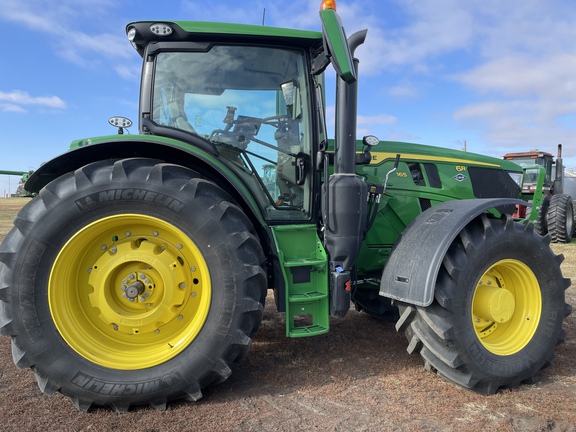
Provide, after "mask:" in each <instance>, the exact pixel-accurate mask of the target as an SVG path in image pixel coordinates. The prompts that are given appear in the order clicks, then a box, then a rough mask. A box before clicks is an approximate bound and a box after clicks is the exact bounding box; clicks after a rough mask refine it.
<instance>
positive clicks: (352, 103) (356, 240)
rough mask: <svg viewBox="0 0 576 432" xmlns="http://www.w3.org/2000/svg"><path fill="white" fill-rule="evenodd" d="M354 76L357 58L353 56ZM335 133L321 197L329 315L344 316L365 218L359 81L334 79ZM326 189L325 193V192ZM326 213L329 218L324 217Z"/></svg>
mask: <svg viewBox="0 0 576 432" xmlns="http://www.w3.org/2000/svg"><path fill="white" fill-rule="evenodd" d="M366 33H367V32H366V30H363V31H360V32H357V33H354V34H353V35H352V36H351V37H350V38H349V39H348V46H349V48H350V53H351V54H352V56H353V55H354V51H355V50H356V48H357V47H358V46H360V45H361V44H362V43H363V42H364V40H365V38H366ZM354 69H355V72H356V75H357V72H358V60H357V59H356V58H354ZM336 95H337V97H336V136H335V155H334V174H333V175H331V176H330V178H329V179H327V184H325V187H327V188H328V190H327V191H325V194H324V196H325V197H326V196H328V197H329V198H328V200H327V201H328V202H327V203H326V205H325V207H324V208H325V211H326V212H327V213H328V214H327V215H326V214H325V215H324V221H328V222H329V223H327V224H326V227H325V235H324V239H325V247H326V250H327V251H328V254H329V256H330V269H331V275H330V315H332V316H334V317H343V316H344V315H346V313H347V312H348V310H349V309H350V299H351V291H352V286H351V270H352V268H353V266H354V262H355V260H356V256H357V255H358V251H359V250H360V246H361V244H362V241H363V239H364V234H365V231H366V219H367V213H368V209H367V200H366V199H367V196H368V186H367V184H366V183H365V182H364V181H363V179H362V178H360V177H359V176H357V175H356V169H355V159H356V116H357V108H358V82H357V81H356V80H354V81H352V82H346V81H345V80H344V79H343V78H342V77H340V76H339V77H338V78H337V84H336ZM326 192H327V193H326ZM328 215H329V218H328V217H327V216H328Z"/></svg>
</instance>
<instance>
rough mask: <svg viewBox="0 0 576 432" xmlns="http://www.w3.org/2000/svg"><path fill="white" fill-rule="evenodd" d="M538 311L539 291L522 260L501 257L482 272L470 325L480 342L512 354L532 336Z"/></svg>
mask: <svg viewBox="0 0 576 432" xmlns="http://www.w3.org/2000/svg"><path fill="white" fill-rule="evenodd" d="M541 311H542V294H541V292H540V285H539V283H538V280H537V279H536V276H535V275H534V272H533V271H532V270H531V269H530V267H528V266H527V265H526V264H525V263H523V262H522V261H519V260H515V259H504V260H501V261H498V262H496V263H494V264H493V265H492V266H491V267H489V268H488V270H486V271H485V272H484V274H482V276H481V278H480V279H479V281H478V283H477V285H476V288H475V291H474V296H473V299H472V310H471V312H472V324H473V327H474V331H475V332H476V336H477V337H478V339H479V340H480V342H481V343H482V345H483V346H484V347H485V348H486V349H487V350H488V351H490V352H491V353H493V354H497V355H512V354H514V353H517V352H518V351H520V350H521V349H522V348H523V347H525V346H526V345H527V344H528V342H529V341H530V340H531V339H532V337H533V335H534V333H535V332H536V329H537V328H538V322H539V321H540V316H541Z"/></svg>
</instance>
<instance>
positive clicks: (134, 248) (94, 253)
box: [0, 159, 266, 411]
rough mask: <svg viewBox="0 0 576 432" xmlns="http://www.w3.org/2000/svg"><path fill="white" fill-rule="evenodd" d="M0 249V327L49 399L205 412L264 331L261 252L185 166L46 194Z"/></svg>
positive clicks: (146, 169)
mask: <svg viewBox="0 0 576 432" xmlns="http://www.w3.org/2000/svg"><path fill="white" fill-rule="evenodd" d="M14 224H15V228H14V229H13V230H12V231H11V232H10V233H9V235H8V236H7V237H6V239H5V241H4V243H3V244H2V246H1V250H0V261H1V262H2V264H1V265H0V300H1V302H0V305H1V306H2V307H1V308H0V328H1V332H2V334H5V335H10V336H11V337H12V351H13V357H14V362H15V363H16V364H17V365H18V366H19V367H30V368H32V370H33V371H34V373H35V374H36V378H37V381H38V384H39V386H40V388H41V390H42V391H44V392H45V393H48V394H51V393H53V392H55V391H60V392H62V393H63V394H65V395H67V396H69V397H70V398H71V399H72V401H73V403H74V404H75V405H76V406H77V407H78V409H81V410H88V409H89V408H90V407H91V406H92V405H99V406H111V407H114V408H115V409H117V410H118V411H126V410H128V409H129V408H130V407H131V406H134V405H143V404H150V405H152V406H154V407H156V408H164V407H165V406H166V403H167V402H168V401H170V400H174V399H179V398H185V399H188V400H198V399H199V398H201V397H202V392H201V389H202V388H203V387H205V386H207V385H208V384H210V383H212V382H220V381H223V380H225V379H226V378H227V377H228V376H229V375H230V373H231V370H230V365H231V364H232V362H234V361H236V360H238V359H239V358H240V357H241V356H242V355H244V354H245V353H246V352H247V350H248V347H249V346H250V344H251V342H252V336H253V334H254V332H255V331H256V330H257V328H258V326H259V325H260V322H261V320H262V314H263V305H264V298H265V295H266V275H265V271H264V270H263V263H264V254H263V252H262V249H261V246H260V244H259V241H258V239H257V237H256V236H255V234H254V229H253V227H252V225H251V223H250V221H249V220H248V218H247V217H246V216H245V215H244V213H243V212H242V211H241V209H240V208H239V207H237V206H236V205H234V204H233V203H232V200H231V198H230V196H229V195H228V194H226V193H225V192H224V191H223V190H222V189H220V188H219V187H217V186H216V185H215V184H213V183H211V182H209V181H207V180H204V179H201V178H199V176H198V175H197V174H196V173H195V172H193V171H190V170H188V169H186V168H183V167H180V166H176V165H170V164H165V163H162V162H160V161H153V160H149V159H125V160H120V161H116V162H114V161H102V162H96V163H94V164H91V165H87V166H85V167H83V168H81V169H79V170H77V171H76V172H75V173H70V174H67V175H64V176H62V177H60V178H58V179H56V180H54V181H53V182H52V183H50V184H49V185H48V186H46V188H44V189H43V190H42V191H41V193H40V194H39V195H38V196H37V197H36V198H35V199H34V200H32V201H31V202H30V203H29V204H27V205H26V206H25V207H24V208H23V209H22V210H21V212H20V213H19V215H18V216H17V218H16V219H15V222H14Z"/></svg>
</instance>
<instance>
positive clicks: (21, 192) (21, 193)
mask: <svg viewBox="0 0 576 432" xmlns="http://www.w3.org/2000/svg"><path fill="white" fill-rule="evenodd" d="M33 172H34V171H33V170H30V171H10V170H0V175H2V174H3V175H11V176H20V181H19V182H18V189H16V194H15V195H16V196H17V197H32V196H34V195H35V194H33V193H30V192H28V191H27V190H26V189H25V188H24V185H25V184H26V182H27V181H28V177H30V176H31V175H32V173H33Z"/></svg>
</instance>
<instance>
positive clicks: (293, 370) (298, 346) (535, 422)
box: [0, 199, 576, 432]
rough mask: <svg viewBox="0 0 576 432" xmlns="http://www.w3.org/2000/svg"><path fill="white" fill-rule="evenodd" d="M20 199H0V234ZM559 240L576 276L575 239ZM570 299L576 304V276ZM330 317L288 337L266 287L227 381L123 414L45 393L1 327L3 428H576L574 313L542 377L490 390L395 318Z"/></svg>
mask: <svg viewBox="0 0 576 432" xmlns="http://www.w3.org/2000/svg"><path fill="white" fill-rule="evenodd" d="M24 202H25V200H24V199H8V200H0V240H1V239H3V237H4V236H5V234H6V233H7V232H8V230H9V228H10V225H11V222H10V221H11V220H12V218H13V215H14V214H15V212H16V211H17V209H18V208H19V207H20V206H21V205H23V204H24ZM553 249H554V250H555V252H556V253H563V254H564V255H565V257H566V260H565V262H564V264H563V271H564V276H565V277H571V278H572V279H573V280H574V281H575V285H576V241H575V242H573V243H572V244H569V245H554V246H553ZM567 298H568V302H569V303H571V304H573V305H574V304H576V294H575V288H574V287H571V288H569V289H568V291H567ZM331 326H332V327H331V331H330V333H328V334H326V335H323V336H318V337H315V338H308V339H288V338H286V337H285V335H284V334H285V333H284V332H285V330H284V315H283V314H280V313H277V312H276V311H275V310H274V308H273V301H272V299H271V298H269V302H268V306H267V307H266V312H265V317H264V322H263V324H262V327H261V329H260V331H259V332H258V333H257V335H256V338H255V341H254V344H253V346H252V348H251V350H250V351H249V353H248V355H247V357H246V358H245V359H244V360H242V361H241V362H239V363H238V364H237V365H236V366H235V367H234V368H233V374H232V376H231V377H230V378H229V379H228V380H227V381H225V382H224V383H222V384H219V385H216V386H213V387H210V388H209V389H207V390H205V391H204V398H203V399H202V400H201V401H199V402H196V403H184V402H177V403H172V404H170V405H169V406H168V409H167V410H166V411H156V410H154V409H153V408H148V407H144V408H138V409H135V410H132V411H130V412H129V413H125V414H118V413H116V412H114V411H111V410H109V409H96V410H91V411H90V412H89V413H81V412H78V411H77V410H76V408H75V407H74V406H73V405H72V403H71V402H70V401H69V400H68V399H67V398H65V397H63V396H62V395H60V394H55V395H53V396H51V397H47V396H45V395H43V394H42V393H41V392H40V390H39V389H38V386H37V384H36V381H35V379H34V376H33V373H32V372H31V371H30V370H20V369H17V368H16V367H15V366H14V364H13V362H12V355H11V352H10V340H9V338H8V337H6V336H1V337H0V431H15V430H26V431H147V432H152V431H159V432H160V431H212V430H214V431H303V430H306V431H311V430H317V431H388V430H390V431H394V430H398V431H415V430H426V431H475V432H478V431H488V430H491V431H492V430H498V431H576V362H575V359H576V313H574V314H573V315H571V316H569V317H568V318H567V319H566V321H565V324H564V328H565V329H566V332H567V341H566V343H564V344H562V345H560V346H558V347H557V349H556V351H555V352H556V362H555V364H554V365H553V366H552V367H550V368H548V369H546V370H544V371H543V372H542V377H541V380H540V381H539V382H538V383H537V384H535V385H524V386H522V387H521V388H519V389H517V390H513V391H502V392H499V393H498V394H496V395H492V396H480V395H477V394H474V393H471V392H469V391H467V390H463V389H461V388H458V387H456V386H454V385H453V384H450V383H449V382H447V381H444V380H443V379H441V378H440V377H438V376H436V375H435V374H433V373H430V372H427V371H425V370H424V368H423V363H422V360H421V359H420V357H419V356H411V355H409V354H408V353H407V352H406V346H407V342H406V339H405V337H404V335H403V334H399V333H397V332H396V331H395V330H394V326H393V325H392V324H390V323H384V322H380V321H377V320H374V319H372V318H370V317H369V316H367V315H365V314H362V313H357V312H355V311H353V310H352V311H350V313H349V314H348V315H347V316H346V317H345V318H343V319H340V320H334V321H332V323H331Z"/></svg>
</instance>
